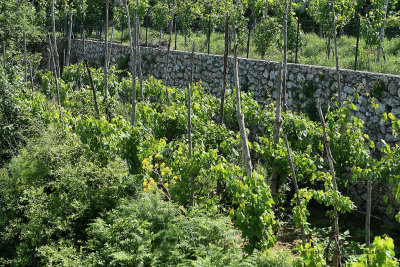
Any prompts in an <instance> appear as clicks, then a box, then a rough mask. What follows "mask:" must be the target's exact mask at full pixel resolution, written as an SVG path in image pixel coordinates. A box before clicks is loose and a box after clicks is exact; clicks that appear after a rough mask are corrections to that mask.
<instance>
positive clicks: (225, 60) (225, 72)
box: [219, 1, 268, 124]
mask: <svg viewBox="0 0 400 267" xmlns="http://www.w3.org/2000/svg"><path fill="white" fill-rule="evenodd" d="M267 2H268V1H267ZM229 20H230V15H229V12H227V13H226V20H225V52H224V72H223V74H222V75H223V79H224V83H223V85H222V95H221V107H220V110H219V116H220V117H219V121H220V123H221V124H222V123H223V122H224V115H225V114H224V112H225V92H226V84H227V82H228V56H229V48H228V46H229Z"/></svg>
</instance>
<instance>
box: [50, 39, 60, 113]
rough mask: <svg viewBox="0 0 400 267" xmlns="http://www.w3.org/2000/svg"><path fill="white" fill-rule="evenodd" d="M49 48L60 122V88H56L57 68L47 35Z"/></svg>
mask: <svg viewBox="0 0 400 267" xmlns="http://www.w3.org/2000/svg"><path fill="white" fill-rule="evenodd" d="M48 38H49V48H50V55H51V61H52V64H53V74H54V79H55V84H56V93H57V95H56V96H57V104H58V113H59V116H60V120H61V118H62V113H61V101H60V88H59V86H58V76H57V68H56V61H55V59H54V51H53V45H52V44H51V37H50V33H49V36H48Z"/></svg>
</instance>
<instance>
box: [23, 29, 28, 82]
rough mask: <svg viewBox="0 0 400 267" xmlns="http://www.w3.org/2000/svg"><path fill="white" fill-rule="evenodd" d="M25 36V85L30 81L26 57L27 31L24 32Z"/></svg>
mask: <svg viewBox="0 0 400 267" xmlns="http://www.w3.org/2000/svg"><path fill="white" fill-rule="evenodd" d="M23 36H24V37H23V38H24V81H25V85H26V84H27V83H28V67H27V65H28V62H27V59H26V33H25V32H24V33H23Z"/></svg>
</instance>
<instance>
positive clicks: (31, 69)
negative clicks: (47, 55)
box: [28, 60, 34, 92]
mask: <svg viewBox="0 0 400 267" xmlns="http://www.w3.org/2000/svg"><path fill="white" fill-rule="evenodd" d="M28 63H29V74H30V78H31V88H32V92H33V91H34V84H33V68H32V63H31V61H30V60H28Z"/></svg>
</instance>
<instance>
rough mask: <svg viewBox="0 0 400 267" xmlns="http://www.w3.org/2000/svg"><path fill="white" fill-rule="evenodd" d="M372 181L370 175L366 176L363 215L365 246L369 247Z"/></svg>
mask: <svg viewBox="0 0 400 267" xmlns="http://www.w3.org/2000/svg"><path fill="white" fill-rule="evenodd" d="M371 193H372V182H371V177H370V178H368V183H367V207H366V215H365V247H367V248H369V247H370V245H371V196H372V194H371Z"/></svg>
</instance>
